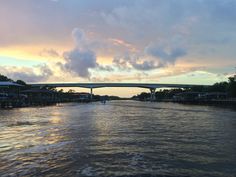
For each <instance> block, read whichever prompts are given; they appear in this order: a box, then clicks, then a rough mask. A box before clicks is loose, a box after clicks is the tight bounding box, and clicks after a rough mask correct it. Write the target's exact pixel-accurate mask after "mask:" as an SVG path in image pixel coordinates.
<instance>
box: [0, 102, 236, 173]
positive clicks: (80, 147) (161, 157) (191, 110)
mask: <svg viewBox="0 0 236 177" xmlns="http://www.w3.org/2000/svg"><path fill="white" fill-rule="evenodd" d="M235 136H236V112H235V111H234V110H230V109H223V108H215V107H207V106H190V105H181V104H173V103H149V102H134V101H112V102H108V103H107V104H106V105H103V104H101V103H90V104H76V103H73V104H61V105H59V106H50V107H40V108H21V109H12V110H0V176H1V177H8V176H12V177H14V176H17V177H18V176H26V177H27V176H47V177H50V176H65V177H69V176H79V177H80V176H82V177H83V176H119V177H120V176H122V177H123V176H132V177H133V176H145V177H146V176H168V177H169V176H171V177H172V176H174V177H177V176H204V177H205V176H207V177H211V176H214V177H233V176H236V138H235Z"/></svg>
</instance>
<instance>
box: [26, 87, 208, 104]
mask: <svg viewBox="0 0 236 177" xmlns="http://www.w3.org/2000/svg"><path fill="white" fill-rule="evenodd" d="M30 85H31V86H33V87H53V88H55V87H81V88H88V89H90V96H91V99H92V95H93V89H95V88H103V87H137V88H146V89H149V90H150V92H151V100H155V91H156V89H157V88H191V87H194V86H206V87H207V86H209V85H193V84H161V83H32V84H30Z"/></svg>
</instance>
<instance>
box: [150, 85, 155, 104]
mask: <svg viewBox="0 0 236 177" xmlns="http://www.w3.org/2000/svg"><path fill="white" fill-rule="evenodd" d="M150 92H151V98H150V100H151V101H155V100H156V88H150Z"/></svg>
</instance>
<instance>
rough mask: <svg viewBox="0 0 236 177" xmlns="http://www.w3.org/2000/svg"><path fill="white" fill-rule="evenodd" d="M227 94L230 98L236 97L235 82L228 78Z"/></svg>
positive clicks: (232, 78) (233, 79)
mask: <svg viewBox="0 0 236 177" xmlns="http://www.w3.org/2000/svg"><path fill="white" fill-rule="evenodd" d="M228 92H229V95H230V96H231V97H236V81H235V78H234V77H230V78H229V87H228Z"/></svg>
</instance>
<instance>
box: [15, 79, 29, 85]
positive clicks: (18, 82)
mask: <svg viewBox="0 0 236 177" xmlns="http://www.w3.org/2000/svg"><path fill="white" fill-rule="evenodd" d="M16 83H17V84H20V85H24V86H26V85H27V84H26V83H25V82H24V81H22V80H17V81H16Z"/></svg>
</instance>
